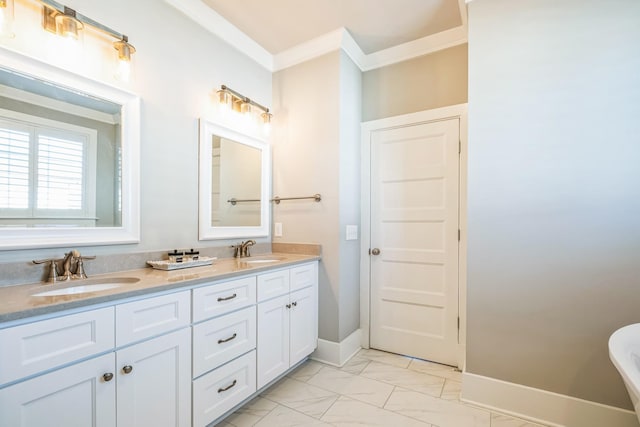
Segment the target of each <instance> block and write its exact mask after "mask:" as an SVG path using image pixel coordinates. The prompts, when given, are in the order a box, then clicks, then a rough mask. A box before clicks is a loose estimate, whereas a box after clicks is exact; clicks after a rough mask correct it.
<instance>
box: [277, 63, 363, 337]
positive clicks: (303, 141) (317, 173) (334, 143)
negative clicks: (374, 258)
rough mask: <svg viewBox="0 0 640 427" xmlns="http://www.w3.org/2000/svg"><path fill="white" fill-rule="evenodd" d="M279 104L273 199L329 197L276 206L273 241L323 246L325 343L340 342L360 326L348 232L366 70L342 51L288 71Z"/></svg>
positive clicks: (353, 213) (355, 200) (354, 245)
mask: <svg viewBox="0 0 640 427" xmlns="http://www.w3.org/2000/svg"><path fill="white" fill-rule="evenodd" d="M273 103H274V127H273V139H272V140H273V193H274V194H277V195H279V196H281V197H286V196H305V195H312V194H315V193H320V194H321V195H322V202H320V203H315V202H313V201H300V202H289V203H281V204H279V205H274V207H273V218H274V221H275V222H280V223H282V225H283V236H282V237H274V238H273V242H274V243H281V242H288V243H295V242H312V243H319V244H321V245H322V262H321V264H320V272H319V273H320V287H319V299H320V319H319V336H320V338H322V339H325V340H329V341H334V342H339V341H341V340H342V339H344V338H345V337H346V336H348V335H349V334H350V333H351V332H353V331H354V330H356V329H357V328H358V326H359V321H358V316H359V301H358V298H357V292H358V288H359V249H358V246H359V244H358V241H355V242H353V241H349V242H346V241H345V240H344V238H345V231H344V226H345V225H346V224H356V225H359V222H360V220H359V196H358V194H359V188H358V180H359V174H358V167H359V158H358V156H357V151H356V150H359V144H360V137H359V127H360V125H359V123H360V71H359V69H357V67H356V66H355V65H354V64H353V63H352V62H351V60H350V59H349V58H348V57H347V56H346V55H345V54H344V53H342V52H341V51H335V52H331V53H328V54H326V55H324V56H322V57H319V58H315V59H312V60H310V61H307V62H304V63H302V64H299V65H296V66H293V67H290V68H287V69H285V70H281V71H279V72H277V73H275V74H274V75H273Z"/></svg>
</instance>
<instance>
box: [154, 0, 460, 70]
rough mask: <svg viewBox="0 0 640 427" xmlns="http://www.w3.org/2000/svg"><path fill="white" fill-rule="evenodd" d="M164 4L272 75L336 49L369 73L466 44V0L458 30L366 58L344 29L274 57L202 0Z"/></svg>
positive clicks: (371, 54) (389, 49) (175, 1)
mask: <svg viewBox="0 0 640 427" xmlns="http://www.w3.org/2000/svg"><path fill="white" fill-rule="evenodd" d="M165 1H166V2H167V3H168V4H170V5H171V6H173V7H175V8H176V9H178V10H179V11H181V12H182V13H184V14H185V15H186V16H187V17H189V18H191V19H192V20H193V21H195V22H197V23H198V24H200V25H201V26H203V27H204V28H205V29H207V30H209V31H210V32H211V33H213V34H215V35H216V36H218V37H220V38H221V39H222V40H224V41H225V42H227V43H229V44H230V45H231V46H233V47H235V48H236V49H238V50H239V51H240V52H242V53H244V54H245V55H247V56H248V57H250V58H252V59H253V60H254V61H256V62H257V63H258V64H260V65H261V66H263V67H264V68H266V69H267V70H269V71H271V72H276V71H280V70H283V69H285V68H289V67H292V66H294V65H297V64H300V63H303V62H306V61H309V60H311V59H313V58H317V57H319V56H322V55H325V54H327V53H329V52H333V51H335V50H338V49H342V50H343V51H344V52H345V53H346V54H347V55H348V56H349V57H350V58H351V60H352V61H353V62H354V63H355V64H356V65H357V66H358V67H359V68H360V70H362V71H369V70H374V69H376V68H381V67H385V66H387V65H391V64H395V63H397V62H402V61H406V60H409V59H412V58H416V57H418V56H422V55H427V54H429V53H433V52H437V51H439V50H443V49H448V48H450V47H453V46H457V45H460V44H464V43H467V5H466V1H468V0H458V8H459V10H460V17H461V20H462V25H461V26H459V27H455V28H451V29H449V30H446V31H442V32H440V33H436V34H432V35H430V36H426V37H423V38H421V39H417V40H413V41H410V42H407V43H403V44H400V45H397V46H393V47H390V48H388V49H383V50H380V51H377V52H373V53H370V54H365V53H364V52H363V51H362V49H361V48H360V46H359V45H358V43H356V41H355V40H354V39H353V37H352V36H351V34H350V33H349V31H348V30H347V29H345V28H338V29H336V30H334V31H331V32H329V33H327V34H324V35H322V36H320V37H316V38H315V39H312V40H309V41H307V42H304V43H301V44H299V45H297V46H294V47H292V48H291V49H287V50H285V51H284V52H281V53H278V54H276V55H272V54H271V53H269V52H268V51H267V50H266V49H264V48H263V47H262V46H260V45H259V44H258V43H256V42H255V41H254V40H253V39H251V38H250V37H249V36H247V35H246V34H245V33H243V32H242V31H240V30H239V29H238V28H237V27H236V26H234V25H232V24H231V23H230V22H228V21H227V20H226V19H224V18H223V17H222V16H221V15H220V14H218V13H217V12H215V11H214V10H213V9H211V8H210V7H208V6H207V5H206V4H205V3H204V2H203V1H202V0H165Z"/></svg>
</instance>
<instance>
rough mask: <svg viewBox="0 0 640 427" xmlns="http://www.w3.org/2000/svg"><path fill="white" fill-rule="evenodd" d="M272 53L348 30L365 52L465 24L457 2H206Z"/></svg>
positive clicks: (241, 0) (446, 0)
mask: <svg viewBox="0 0 640 427" xmlns="http://www.w3.org/2000/svg"><path fill="white" fill-rule="evenodd" d="M203 1H204V3H205V4H206V5H207V6H209V7H210V8H212V9H213V10H214V11H215V12H217V13H218V14H220V15H221V16H222V17H223V18H225V19H226V20H227V21H229V22H230V23H231V24H233V25H234V26H235V27H237V28H238V29H239V30H240V31H242V32H243V33H245V34H246V35H248V36H249V37H250V38H251V39H253V40H254V41H255V42H257V43H258V44H259V45H261V46H262V47H263V48H265V49H266V50H267V51H268V52H270V53H271V54H273V55H276V54H279V53H281V52H283V51H285V50H288V49H291V48H293V47H294V46H297V45H300V44H302V43H304V42H307V41H309V40H312V39H315V38H317V37H319V36H322V35H324V34H327V33H330V32H331V31H333V30H336V29H338V28H341V27H344V28H346V29H347V31H349V33H350V34H351V36H352V37H353V39H354V40H355V41H356V43H357V44H358V45H359V46H360V49H362V51H363V52H364V53H365V54H370V53H373V52H377V51H380V50H384V49H388V48H391V47H393V46H397V45H401V44H404V43H407V42H410V41H413V40H417V39H421V38H423V37H427V36H431V35H434V34H436V33H439V32H442V31H445V30H448V29H451V28H455V27H459V26H461V25H463V21H462V17H461V12H460V10H461V8H460V3H459V1H458V0H269V1H264V0H203Z"/></svg>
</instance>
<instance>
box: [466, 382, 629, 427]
mask: <svg viewBox="0 0 640 427" xmlns="http://www.w3.org/2000/svg"><path fill="white" fill-rule="evenodd" d="M461 400H462V401H464V402H467V403H471V404H473V405H476V406H480V407H483V408H487V409H491V410H496V411H499V412H502V413H506V414H509V415H513V416H516V417H519V418H523V419H525V420H529V421H532V422H535V423H541V424H545V425H549V426H552V427H602V426H607V427H639V426H640V424H639V423H638V418H637V417H636V414H635V412H633V411H629V410H626V409H621V408H616V407H613V406H608V405H603V404H601V403H596V402H590V401H588V400H583V399H578V398H575V397H571V396H566V395H563V394H558V393H553V392H550V391H545V390H540V389H537V388H532V387H527V386H523V385H520V384H514V383H510V382H506V381H502V380H498V379H495V378H489V377H485V376H482V375H476V374H472V373H468V372H465V373H463V374H462V397H461Z"/></svg>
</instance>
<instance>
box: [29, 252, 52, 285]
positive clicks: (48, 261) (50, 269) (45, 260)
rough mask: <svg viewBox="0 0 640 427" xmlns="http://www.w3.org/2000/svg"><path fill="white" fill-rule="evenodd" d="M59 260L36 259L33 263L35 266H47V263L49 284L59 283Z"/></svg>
mask: <svg viewBox="0 0 640 427" xmlns="http://www.w3.org/2000/svg"><path fill="white" fill-rule="evenodd" d="M57 261H58V260H57V259H54V258H47V259H34V260H33V261H31V262H33V263H34V264H45V263H49V278H48V282H50V283H55V282H57V281H58V265H57V264H56V262H57Z"/></svg>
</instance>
